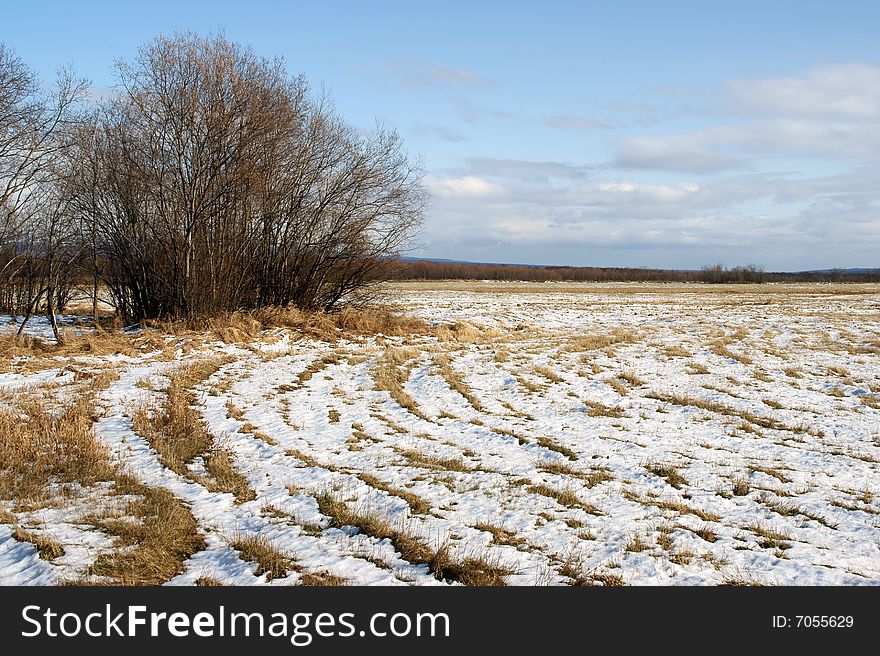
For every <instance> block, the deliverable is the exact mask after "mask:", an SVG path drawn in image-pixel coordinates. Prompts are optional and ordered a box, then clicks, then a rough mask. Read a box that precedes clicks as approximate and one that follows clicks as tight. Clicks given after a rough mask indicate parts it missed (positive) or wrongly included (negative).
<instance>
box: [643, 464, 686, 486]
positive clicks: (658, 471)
mask: <svg viewBox="0 0 880 656" xmlns="http://www.w3.org/2000/svg"><path fill="white" fill-rule="evenodd" d="M645 469H647V470H648V471H649V472H651V473H652V474H654V475H655V476H659V477H660V478H663V479H665V480H666V482H667V483H668V484H669V485H671V486H672V487H674V488H676V489H679V488H681V486H682V485H687V484H688V482H687V480H686V479H685V477H684V476H682V475H681V474H680V473H678V470H677V469H676V468H675V467H674V466H673V465H669V464H664V463H658V462H652V463H648V464H647V465H645Z"/></svg>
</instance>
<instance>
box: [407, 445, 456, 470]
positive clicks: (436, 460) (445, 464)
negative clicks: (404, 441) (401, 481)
mask: <svg viewBox="0 0 880 656" xmlns="http://www.w3.org/2000/svg"><path fill="white" fill-rule="evenodd" d="M398 453H400V455H402V456H403V457H404V458H406V459H407V460H408V461H409V464H410V465H413V466H415V467H425V468H426V469H438V470H445V471H456V472H469V471H473V468H472V467H471V466H470V465H468V464H467V463H466V462H465V461H464V460H462V459H461V458H455V457H453V458H444V457H442V456H435V455H433V454H430V453H422V452H421V451H415V450H412V449H402V450H400V451H398Z"/></svg>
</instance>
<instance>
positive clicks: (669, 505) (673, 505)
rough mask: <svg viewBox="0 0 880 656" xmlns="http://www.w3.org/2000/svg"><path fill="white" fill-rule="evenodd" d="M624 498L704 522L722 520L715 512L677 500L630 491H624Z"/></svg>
mask: <svg viewBox="0 0 880 656" xmlns="http://www.w3.org/2000/svg"><path fill="white" fill-rule="evenodd" d="M623 496H624V498H625V499H627V500H629V501H632V502H634V503H638V504H640V505H643V506H653V507H654V508H659V509H660V510H671V511H674V512H677V513H679V514H681V515H693V516H694V517H699V518H700V519H702V520H703V521H704V522H717V521H720V520H721V518H720V517H719V516H718V515H716V514H715V513H713V512H710V511H708V510H703V509H701V508H694V507H692V506H689V505H687V504H686V503H684V502H682V501H678V500H677V499H660V498H655V497H642V496H639V495H638V494H637V493H635V492H633V491H632V490H629V489H624V490H623Z"/></svg>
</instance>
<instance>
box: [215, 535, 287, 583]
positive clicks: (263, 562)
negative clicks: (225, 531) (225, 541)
mask: <svg viewBox="0 0 880 656" xmlns="http://www.w3.org/2000/svg"><path fill="white" fill-rule="evenodd" d="M229 546H231V547H232V548H233V549H235V550H236V551H237V552H238V554H239V556H240V557H241V559H242V560H246V561H248V562H250V563H256V564H257V569H256V571H255V572H254V574H255V575H256V576H262V575H263V574H265V575H266V580H267V581H272V580H274V579H281V578H284V577H285V576H287V573H288V572H289V571H291V570H295V569H296V564H295V563H294V561H293V559H292V558H290V557H289V556H288V555H286V554H284V553H282V552H281V551H279V550H278V549H276V548H275V546H274V545H273V544H272V543H271V542H270V541H269V539H268V538H267V537H265V536H262V535H239V536H237V537H236V538H235V539H234V540H233V541H232V542H230V543H229Z"/></svg>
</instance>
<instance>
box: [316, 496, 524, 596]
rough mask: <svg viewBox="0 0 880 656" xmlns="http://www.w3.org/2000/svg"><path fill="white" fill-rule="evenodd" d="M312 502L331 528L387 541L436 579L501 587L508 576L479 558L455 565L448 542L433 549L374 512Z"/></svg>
mask: <svg viewBox="0 0 880 656" xmlns="http://www.w3.org/2000/svg"><path fill="white" fill-rule="evenodd" d="M316 499H317V501H318V509H319V510H320V511H321V513H322V514H324V515H326V516H328V517H329V518H330V522H331V523H330V525H331V526H333V527H335V528H343V527H345V526H353V527H355V528H356V529H358V530H359V531H360V532H362V533H364V534H365V535H369V536H371V537H373V538H376V539H377V540H385V539H387V540H388V541H390V542H391V544H392V545H393V546H394V549H395V550H396V551H397V552H398V553H399V554H400V557H401V558H402V559H403V560H406V561H408V562H410V563H413V564H416V565H422V564H424V565H427V566H428V569H429V571H430V572H431V573H432V574H433V575H434V577H435V578H437V579H438V580H444V579H450V580H453V581H458V582H460V583H463V584H465V585H504V580H503V577H504V576H505V575H506V574H509V573H510V572H509V570H506V569H503V568H500V567H498V566H497V565H494V564H493V563H491V562H489V561H487V560H486V559H484V558H480V557H469V558H466V559H464V560H462V561H460V562H455V561H453V560H452V559H451V558H450V556H449V546H448V543H444V544H443V545H441V547H440V548H439V549H437V550H434V549H431V548H430V547H429V546H428V545H427V544H426V543H425V542H423V541H422V540H421V539H419V538H417V537H415V536H414V535H412V534H410V533H408V532H407V531H406V530H404V529H403V528H402V527H396V526H394V525H392V524H391V523H390V522H389V521H388V520H387V519H385V518H384V517H381V516H380V515H378V514H376V513H374V512H366V511H355V510H352V509H350V508H349V507H348V504H346V503H345V502H344V501H342V500H341V499H338V498H336V497H334V496H333V495H332V494H330V493H324V494H321V495H318V496H317V497H316Z"/></svg>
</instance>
